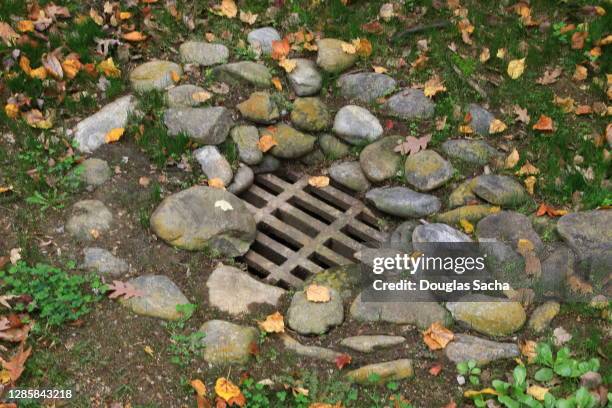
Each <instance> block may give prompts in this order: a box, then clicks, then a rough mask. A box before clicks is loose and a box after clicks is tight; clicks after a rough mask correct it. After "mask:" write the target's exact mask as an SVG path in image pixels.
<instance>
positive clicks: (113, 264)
mask: <svg viewBox="0 0 612 408" xmlns="http://www.w3.org/2000/svg"><path fill="white" fill-rule="evenodd" d="M83 254H84V255H85V257H84V260H83V268H84V269H86V270H89V271H96V272H98V273H100V274H103V275H110V276H120V275H123V274H124V273H126V272H127V271H128V269H129V266H128V264H127V262H125V261H124V260H123V259H119V258H117V257H116V256H114V255H113V254H111V253H110V252H109V251H107V250H106V249H102V248H85V249H84V250H83Z"/></svg>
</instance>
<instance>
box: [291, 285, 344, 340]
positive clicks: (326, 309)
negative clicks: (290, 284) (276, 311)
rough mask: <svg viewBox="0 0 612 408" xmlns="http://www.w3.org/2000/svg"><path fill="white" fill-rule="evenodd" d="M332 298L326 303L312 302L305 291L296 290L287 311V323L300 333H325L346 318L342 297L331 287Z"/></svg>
mask: <svg viewBox="0 0 612 408" xmlns="http://www.w3.org/2000/svg"><path fill="white" fill-rule="evenodd" d="M330 292H331V299H330V301H329V302H325V303H315V302H310V301H308V300H307V299H306V294H305V293H304V292H303V291H300V292H296V293H295V295H293V298H292V299H291V305H290V306H289V310H288V311H287V323H288V324H289V327H291V329H293V330H295V331H296V332H298V333H300V334H324V333H327V332H328V331H329V330H330V329H331V328H332V327H334V326H338V325H339V324H341V323H342V321H343V320H344V307H343V306H342V297H341V296H340V295H339V294H338V292H336V291H335V290H334V289H330Z"/></svg>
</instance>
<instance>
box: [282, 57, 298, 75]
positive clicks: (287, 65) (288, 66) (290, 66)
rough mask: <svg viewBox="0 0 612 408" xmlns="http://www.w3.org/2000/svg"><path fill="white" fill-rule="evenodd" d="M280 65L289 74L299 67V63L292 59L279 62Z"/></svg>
mask: <svg viewBox="0 0 612 408" xmlns="http://www.w3.org/2000/svg"><path fill="white" fill-rule="evenodd" d="M278 65H279V66H281V67H282V68H283V69H284V70H285V72H287V73H289V72H291V71H293V70H294V69H295V67H297V62H295V61H294V60H292V59H288V58H283V59H281V60H280V61H279V62H278Z"/></svg>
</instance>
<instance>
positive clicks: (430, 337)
mask: <svg viewBox="0 0 612 408" xmlns="http://www.w3.org/2000/svg"><path fill="white" fill-rule="evenodd" d="M454 338H455V335H454V334H453V332H452V331H450V330H448V329H447V328H446V327H444V326H442V325H441V324H440V322H434V323H432V324H431V326H429V328H428V329H427V330H425V331H424V332H423V341H424V342H425V344H427V347H429V349H430V350H441V349H443V348H445V347H446V346H447V345H448V343H450V342H451V341H452V340H453V339H454Z"/></svg>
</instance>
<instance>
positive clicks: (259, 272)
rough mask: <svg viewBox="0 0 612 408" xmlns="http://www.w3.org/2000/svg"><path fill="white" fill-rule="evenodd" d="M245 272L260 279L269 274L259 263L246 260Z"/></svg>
mask: <svg viewBox="0 0 612 408" xmlns="http://www.w3.org/2000/svg"><path fill="white" fill-rule="evenodd" d="M247 272H248V273H250V274H251V275H253V276H256V277H258V278H261V279H265V278H266V277H267V276H268V275H269V273H268V272H267V271H265V270H264V269H263V268H261V267H260V266H259V265H257V264H251V263H250V262H248V261H247Z"/></svg>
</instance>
